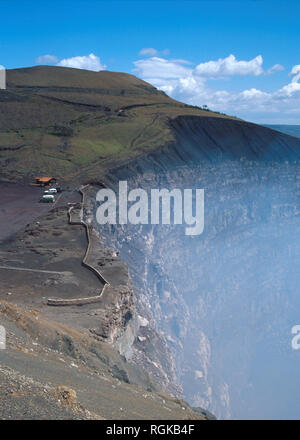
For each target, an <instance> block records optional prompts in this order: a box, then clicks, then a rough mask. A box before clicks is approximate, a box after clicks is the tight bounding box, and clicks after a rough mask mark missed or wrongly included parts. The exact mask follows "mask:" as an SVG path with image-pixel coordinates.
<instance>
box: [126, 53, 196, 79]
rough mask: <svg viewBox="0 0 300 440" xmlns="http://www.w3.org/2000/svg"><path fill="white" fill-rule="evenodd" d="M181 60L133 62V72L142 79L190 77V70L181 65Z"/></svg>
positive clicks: (155, 59)
mask: <svg viewBox="0 0 300 440" xmlns="http://www.w3.org/2000/svg"><path fill="white" fill-rule="evenodd" d="M183 64H184V63H183V62H182V60H181V61H180V60H174V61H172V60H166V59H165V58H159V57H152V58H145V59H142V60H138V61H135V62H134V65H135V69H134V72H135V73H136V74H138V75H139V76H141V77H143V78H161V79H162V78H165V79H170V78H180V77H185V76H188V75H191V73H192V69H190V68H187V67H185V66H184V65H183Z"/></svg>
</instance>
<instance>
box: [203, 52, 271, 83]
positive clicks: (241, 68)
mask: <svg viewBox="0 0 300 440" xmlns="http://www.w3.org/2000/svg"><path fill="white" fill-rule="evenodd" d="M262 64H263V58H262V56H261V55H258V56H257V57H255V58H253V59H252V60H250V61H238V60H237V59H236V58H235V56H234V55H232V54H231V55H229V56H228V57H227V58H219V59H218V60H217V61H208V62H206V63H201V64H198V66H196V69H195V73H196V74H197V75H200V76H205V77H209V78H216V77H222V76H233V75H241V76H244V75H255V76H258V75H261V74H262V73H263V68H262Z"/></svg>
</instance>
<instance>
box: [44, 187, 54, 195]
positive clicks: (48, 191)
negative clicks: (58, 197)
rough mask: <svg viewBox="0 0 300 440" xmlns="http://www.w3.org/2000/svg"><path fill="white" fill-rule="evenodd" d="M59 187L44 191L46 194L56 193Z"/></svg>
mask: <svg viewBox="0 0 300 440" xmlns="http://www.w3.org/2000/svg"><path fill="white" fill-rule="evenodd" d="M56 193H57V189H56V188H49V189H47V190H46V191H44V194H56Z"/></svg>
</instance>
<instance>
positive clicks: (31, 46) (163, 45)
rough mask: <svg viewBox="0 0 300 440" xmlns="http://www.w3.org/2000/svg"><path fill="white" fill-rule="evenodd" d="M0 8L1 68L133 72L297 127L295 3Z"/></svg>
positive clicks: (21, 0)
mask: <svg viewBox="0 0 300 440" xmlns="http://www.w3.org/2000/svg"><path fill="white" fill-rule="evenodd" d="M0 7H1V10H0V16H1V27H0V64H2V65H3V66H5V67H6V68H16V67H26V66H32V65H35V64H36V63H39V64H41V63H47V64H60V65H70V66H74V67H76V66H77V67H82V68H90V69H93V70H99V69H104V68H105V69H107V70H113V71H123V72H128V73H134V74H136V75H137V76H139V77H141V78H143V79H146V80H147V81H149V82H151V83H152V84H154V85H155V86H156V87H159V88H161V89H162V90H165V91H166V92H167V93H168V94H170V95H171V96H173V97H174V98H177V99H179V100H182V101H185V102H188V103H192V104H197V105H204V104H205V105H208V106H209V107H210V108H212V109H216V110H218V111H224V112H226V113H230V114H235V115H238V116H240V117H243V118H245V119H248V120H251V121H255V122H262V123H264V122H265V123H291V124H299V123H300V118H299V116H300V84H299V83H298V77H299V74H300V55H299V47H300V32H299V28H300V26H299V23H300V2H299V1H298V0H272V1H269V0H235V1H230V0H210V1H205V0H198V1H191V0H182V1H180V0H177V1H176V0H175V1H174V0H168V1H158V0H153V1H143V0H140V1H139V2H137V1H127V0H123V1H108V0H107V1H106V0H92V1H91V0H86V1H81V0H78V1H74V0H73V1H64V0H61V1H57V0H52V1H44V2H41V1H33V0H31V1H30V0H27V1H25V0H0ZM143 49H144V50H143ZM145 49H147V50H145ZM150 49H151V50H150ZM90 54H93V56H91V55H90ZM45 55H51V57H50V58H49V57H46V58H45ZM230 55H231V56H230ZM78 57H81V58H78ZM299 82H300V79H299Z"/></svg>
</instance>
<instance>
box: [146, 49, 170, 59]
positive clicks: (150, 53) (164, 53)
mask: <svg viewBox="0 0 300 440" xmlns="http://www.w3.org/2000/svg"><path fill="white" fill-rule="evenodd" d="M169 53H170V50H169V49H164V50H161V51H159V50H156V49H154V48H153V47H144V48H143V49H141V50H140V51H139V55H140V56H142V57H155V56H158V55H162V56H168V55H169Z"/></svg>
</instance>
